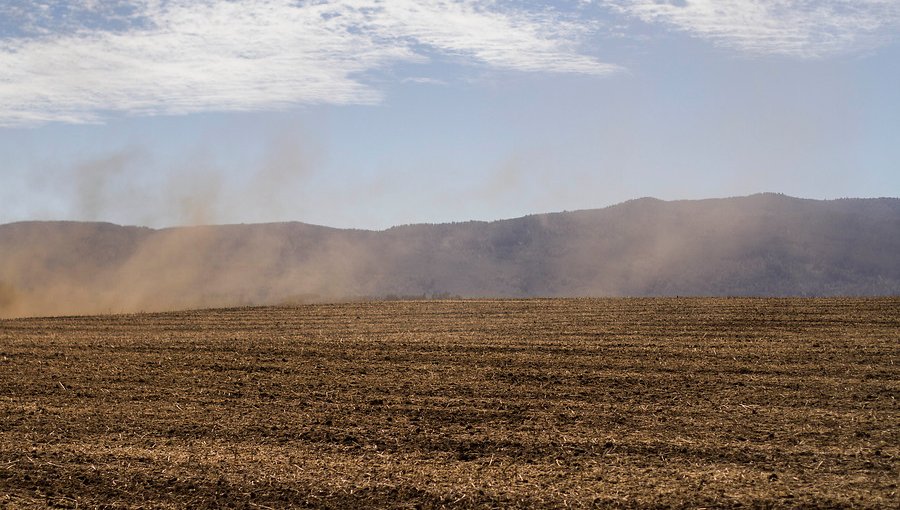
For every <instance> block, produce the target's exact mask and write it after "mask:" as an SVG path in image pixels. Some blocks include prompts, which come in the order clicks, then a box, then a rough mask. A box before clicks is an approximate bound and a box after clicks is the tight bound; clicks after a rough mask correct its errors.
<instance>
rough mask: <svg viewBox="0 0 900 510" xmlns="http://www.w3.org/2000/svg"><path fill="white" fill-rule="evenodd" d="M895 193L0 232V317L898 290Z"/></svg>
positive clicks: (899, 220)
mask: <svg viewBox="0 0 900 510" xmlns="http://www.w3.org/2000/svg"><path fill="white" fill-rule="evenodd" d="M898 253H900V199H894V198H881V199H844V200H833V201H818V200H805V199H796V198H791V197H786V196H783V195H775V194H760V195H753V196H749V197H741V198H728V199H711V200H697V201H675V202H664V201H660V200H655V199H639V200H633V201H630V202H626V203H623V204H619V205H616V206H612V207H608V208H605V209H597V210H587V211H577V212H567V213H554V214H541V215H533V216H526V217H523V218H517V219H511V220H503V221H495V222H490V223H486V222H467V223H454V224H442V225H410V226H403V227H395V228H391V229H388V230H386V231H381V232H374V231H364V230H339V229H332V228H326V227H318V226H312V225H306V224H302V223H278V224H258V225H225V226H204V227H184V228H171V229H161V230H154V229H149V228H143V227H121V226H117V225H112V224H108V223H77V222H23V223H13V224H7V225H0V315H2V316H12V315H41V314H63V313H98V312H126V311H139V310H148V311H149V310H164V309H176V308H189V307H208V306H232V305H241V304H265V303H278V302H284V301H291V300H302V301H317V300H318V301H322V300H339V299H347V298H354V297H364V296H370V297H384V296H389V295H423V294H425V295H434V294H441V293H448V294H454V295H461V296H510V297H521V296H587V295H592V296H620V295H631V296H645V295H705V296H721V295H772V296H782V295H799V296H804V295H848V294H849V295H885V294H900V256H898V255H897V254H898Z"/></svg>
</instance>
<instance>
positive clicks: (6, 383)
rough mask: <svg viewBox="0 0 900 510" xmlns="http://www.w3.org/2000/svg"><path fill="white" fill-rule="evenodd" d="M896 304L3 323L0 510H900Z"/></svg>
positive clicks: (536, 307) (275, 313)
mask: <svg viewBox="0 0 900 510" xmlns="http://www.w3.org/2000/svg"><path fill="white" fill-rule="evenodd" d="M897 398H900V298H885V299H606V300H602V299H598V300H589V299H584V300H563V299H559V300H500V301H421V302H383V303H362V304H359V303H357V304H341V305H315V306H313V305H310V306H299V307H285V308H245V309H229V310H209V311H194V312H178V313H163V314H140V315H121V316H98V317H71V318H49V319H19V320H3V321H0V507H8V508H31V507H35V508H37V507H47V506H55V507H65V508H75V507H78V508H86V507H105V508H185V507H190V508H219V507H246V508H283V507H286V506H300V507H304V506H310V507H335V508H353V507H360V506H379V507H407V508H413V507H423V508H430V507H442V506H446V507H483V508H491V507H509V506H516V507H567V506H571V507H590V506H599V507H647V506H654V507H658V506H663V507H682V506H690V507H703V506H713V507H723V506H724V507H737V506H744V507H835V506H855V507H873V508H897V507H898V505H900V493H898V483H900V407H898V402H897Z"/></svg>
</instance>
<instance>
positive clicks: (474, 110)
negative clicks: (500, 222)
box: [0, 0, 900, 228]
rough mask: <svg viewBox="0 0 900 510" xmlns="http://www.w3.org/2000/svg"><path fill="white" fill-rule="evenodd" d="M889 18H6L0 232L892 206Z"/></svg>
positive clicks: (446, 12) (196, 10)
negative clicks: (730, 205) (10, 226)
mask: <svg viewBox="0 0 900 510" xmlns="http://www.w3.org/2000/svg"><path fill="white" fill-rule="evenodd" d="M898 36H900V0H857V1H847V0H820V1H811V0H796V1H791V0H720V1H709V0H707V1H700V0H672V1H663V0H596V1H593V2H587V1H570V2H532V1H511V2H506V1H489V2H482V1H460V2H457V1H418V2H413V1H406V0H394V1H387V2H379V1H373V0H347V1H334V2H328V1H316V2H302V1H287V0H248V1H215V0H191V1H188V0H168V1H166V0H143V1H133V2H126V1H119V0H111V1H105V0H90V1H89V0H81V1H62V0H27V1H19V0H2V1H0V161H2V165H0V179H2V182H0V223H5V222H11V221H19V220H28V219H70V220H102V221H112V222H115V223H120V224H140V225H149V226H155V227H159V226H168V225H180V224H195V223H239V222H261V221H283V220H298V221H305V222H310V223H317V224H324V225H330V226H339V227H357V228H386V227H388V226H391V225H396V224H405V223H418V222H445V221H464V220H469V219H498V218H507V217H514V216H520V215H524V214H528V213H535V212H549V211H559V210H573V209H583V208H593V207H603V206H607V205H611V204H614V203H617V202H621V201H624V200H628V199H631V198H637V197H642V196H655V197H658V198H663V199H680V198H704V197H718V196H733V195H744V194H750V193H755V192H760V191H776V192H783V193H787V194H790V195H795V196H802V197H809V198H838V197H845V196H856V197H872V196H898V195H900V41H898V39H900V38H898Z"/></svg>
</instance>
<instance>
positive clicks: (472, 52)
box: [0, 0, 618, 126]
mask: <svg viewBox="0 0 900 510" xmlns="http://www.w3.org/2000/svg"><path fill="white" fill-rule="evenodd" d="M27 5H28V3H27V2H26V3H22V4H11V5H8V6H5V7H2V9H3V11H2V12H0V14H3V15H4V16H5V17H7V19H10V20H12V23H10V26H8V27H0V29H2V30H3V31H2V32H0V35H2V37H0V69H3V73H2V74H0V126H2V125H6V126H15V125H23V124H24V125H27V124H41V123H45V122H54V121H55V122H70V123H90V122H101V121H103V120H104V119H105V118H107V117H108V116H110V115H111V114H126V115H159V114H187V113H192V112H201V111H249V110H271V109H279V108H284V107H289V106H296V105H308V104H323V103H326V104H339V105H340V104H371V103H377V102H378V101H380V100H381V99H382V92H381V91H380V90H379V89H378V88H376V87H374V86H373V85H371V83H372V80H370V79H369V78H370V77H371V75H372V73H375V72H378V71H379V70H383V69H385V68H387V67H389V66H391V65H394V64H397V63H404V62H406V63H410V62H413V63H415V62H419V63H422V62H427V61H428V60H429V58H430V56H431V55H433V54H439V55H450V56H453V57H458V58H459V59H460V60H462V61H464V62H466V63H475V64H479V65H484V66H489V67H491V68H495V69H505V70H514V71H528V72H536V71H541V72H558V73H581V74H590V75H605V74H609V73H612V72H615V71H617V70H618V67H617V66H615V65H612V64H605V63H602V62H600V61H598V60H596V59H595V58H593V57H590V56H587V55H584V54H582V53H580V52H579V49H578V45H579V41H580V40H581V39H582V38H583V36H584V35H585V34H586V33H587V32H589V31H590V29H591V27H590V23H587V22H578V21H573V20H571V19H564V17H563V16H562V15H559V14H553V13H551V12H547V11H542V12H531V11H526V10H523V9H521V8H514V7H510V6H504V5H500V4H497V3H494V2H475V1H468V0H466V1H437V0H433V1H407V0H392V1H390V2H382V1H375V0H340V1H333V2H313V1H307V2H294V1H288V0H242V1H221V0H168V1H165V0H145V1H143V2H136V3H135V2H132V3H130V4H127V5H125V4H123V3H122V2H119V1H117V0H112V1H104V0H95V1H91V2H87V1H82V2H78V3H75V4H74V5H75V7H72V6H71V5H72V4H71V3H68V4H67V3H59V2H54V1H49V2H35V3H34V4H32V5H31V7H26V6H27ZM63 5H69V6H68V7H65V9H68V11H65V10H64V8H63V7H62V6H63ZM61 13H62V14H61ZM14 27H15V28H14Z"/></svg>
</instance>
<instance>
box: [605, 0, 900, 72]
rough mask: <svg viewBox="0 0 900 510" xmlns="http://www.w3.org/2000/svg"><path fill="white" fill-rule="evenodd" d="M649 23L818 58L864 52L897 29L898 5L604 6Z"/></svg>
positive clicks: (830, 0)
mask: <svg viewBox="0 0 900 510" xmlns="http://www.w3.org/2000/svg"><path fill="white" fill-rule="evenodd" d="M606 4H607V5H609V6H611V7H612V8H613V9H615V10H617V11H619V12H621V13H624V14H626V15H629V16H631V17H635V18H638V19H640V20H642V21H644V22H647V23H654V24H662V25H666V26H669V27H671V28H673V29H675V30H678V31H682V32H686V33H688V34H690V35H692V36H695V37H698V38H701V39H705V40H709V41H712V42H713V43H714V44H716V45H718V46H722V47H727V48H733V49H736V50H739V51H742V52H745V53H748V54H753V55H781V56H787V57H797V58H822V57H826V56H831V55H835V54H842V53H848V52H853V51H859V50H866V49H870V48H873V47H876V46H879V45H881V44H884V43H885V42H886V41H888V40H890V39H891V38H893V37H894V36H895V35H896V32H897V29H898V27H900V2H898V1H896V0H608V1H607V2H606Z"/></svg>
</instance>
